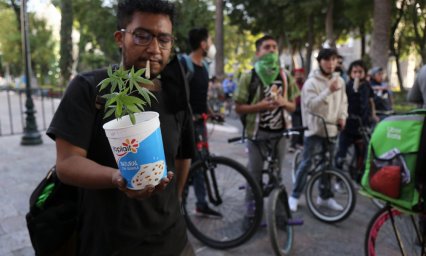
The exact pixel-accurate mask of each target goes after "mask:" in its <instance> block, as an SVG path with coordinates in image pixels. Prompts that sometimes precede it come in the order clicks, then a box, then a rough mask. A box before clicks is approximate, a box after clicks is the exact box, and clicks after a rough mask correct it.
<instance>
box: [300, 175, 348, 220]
mask: <svg viewBox="0 0 426 256" xmlns="http://www.w3.org/2000/svg"><path fill="white" fill-rule="evenodd" d="M323 172H324V173H323ZM305 193H306V201H307V204H308V208H309V210H310V211H311V212H312V214H313V215H314V216H315V217H316V218H318V219H319V220H321V221H324V222H327V223H334V222H339V221H342V220H344V219H346V218H347V217H348V216H349V215H350V214H351V213H352V211H353V209H354V207H355V203H356V195H355V190H354V187H353V185H352V183H351V181H350V180H349V178H348V177H347V176H346V175H344V174H343V173H342V172H341V171H339V170H337V169H326V170H324V171H319V172H316V173H315V174H314V175H313V176H312V177H311V178H310V179H309V181H308V185H307V187H306V191H305ZM320 195H321V197H320ZM327 198H328V199H327ZM324 199H326V200H324ZM337 205H340V209H338V207H337Z"/></svg>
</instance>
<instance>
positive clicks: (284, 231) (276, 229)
mask: <svg viewBox="0 0 426 256" xmlns="http://www.w3.org/2000/svg"><path fill="white" fill-rule="evenodd" d="M301 130H306V127H300V128H292V129H288V130H286V131H285V132H283V133H282V134H279V135H275V136H269V137H256V138H248V137H237V138H232V139H229V140H228V142H230V143H233V142H238V143H244V142H245V140H250V141H252V142H254V145H256V146H257V147H258V149H259V151H260V153H261V156H262V159H263V162H267V163H268V167H267V168H266V169H264V170H262V181H261V184H262V188H261V190H262V195H263V197H267V198H268V208H267V212H266V213H267V215H266V227H267V230H268V234H269V237H270V241H271V244H272V248H273V250H274V252H275V254H276V255H278V256H286V255H290V253H291V250H292V246H293V226H295V225H302V224H303V221H302V220H293V219H292V216H291V212H290V208H289V206H288V196H287V192H286V189H285V187H284V185H283V183H282V178H281V172H280V167H279V166H278V158H277V145H278V144H279V141H280V140H281V139H282V138H283V137H284V136H288V135H291V134H298V131H301ZM260 142H265V143H266V147H267V151H266V154H265V153H264V152H262V150H261V148H260V145H259V143H260ZM263 174H266V175H268V182H267V183H266V182H264V181H263Z"/></svg>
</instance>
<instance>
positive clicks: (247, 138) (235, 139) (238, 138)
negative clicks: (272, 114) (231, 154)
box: [228, 126, 308, 143]
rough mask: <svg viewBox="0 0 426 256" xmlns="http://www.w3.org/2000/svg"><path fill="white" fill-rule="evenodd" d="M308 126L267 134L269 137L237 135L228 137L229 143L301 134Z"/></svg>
mask: <svg viewBox="0 0 426 256" xmlns="http://www.w3.org/2000/svg"><path fill="white" fill-rule="evenodd" d="M307 129H308V127H306V126H303V127H294V128H289V129H287V130H285V131H284V132H283V133H281V134H279V135H274V136H267V137H257V138H254V139H253V138H249V137H235V138H231V139H228V143H233V142H238V141H239V142H241V143H244V141H245V140H251V141H265V140H272V139H278V138H281V137H283V136H287V135H292V134H299V132H301V131H304V130H307Z"/></svg>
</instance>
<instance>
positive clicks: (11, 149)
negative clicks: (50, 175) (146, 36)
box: [0, 118, 377, 256]
mask: <svg viewBox="0 0 426 256" xmlns="http://www.w3.org/2000/svg"><path fill="white" fill-rule="evenodd" d="M228 121H229V123H230V124H231V125H233V126H235V127H237V128H239V129H241V125H240V123H239V121H238V120H237V119H234V118H229V120H228ZM228 132H229V131H228ZM41 133H42V134H43V136H42V138H43V144H42V145H38V146H21V145H20V140H21V136H20V135H15V136H6V137H0V145H1V146H0V256H33V255H34V250H33V249H32V247H31V242H30V238H29V236H28V231H27V228H26V222H25V215H26V213H27V212H28V210H29V196H30V195H31V192H32V191H33V190H34V188H35V187H36V186H37V185H38V183H39V182H40V181H41V179H42V178H43V177H45V175H46V174H47V172H48V170H49V168H51V167H52V166H53V165H54V164H55V159H56V149H55V143H54V142H53V141H52V140H51V139H50V138H48V137H47V136H46V135H44V132H41ZM238 135H239V134H238V133H225V132H223V131H222V132H220V131H218V130H215V131H214V132H213V133H212V134H211V137H210V139H209V144H210V149H211V152H212V153H213V154H216V155H224V156H227V157H230V158H233V159H235V160H236V161H239V162H240V163H242V164H243V165H245V164H246V163H247V155H246V153H245V146H244V145H232V144H228V143H227V139H228V138H230V137H234V136H238ZM291 160H292V154H286V158H285V164H284V170H283V182H284V185H285V186H286V188H287V191H290V190H291V185H292V183H291V175H290V167H291ZM265 201H267V200H265ZM300 204H301V205H300V206H299V211H298V212H297V213H295V214H294V215H293V217H294V218H295V219H303V220H304V225H303V226H299V227H295V228H294V234H295V239H294V247H293V248H294V249H293V255H300V256H308V255H309V256H310V255H318V256H326V255H345V256H352V255H353V256H359V255H363V248H364V235H365V230H366V228H367V224H368V222H369V220H370V219H371V217H372V216H373V215H374V214H375V213H376V212H377V208H375V206H374V205H373V204H372V203H371V202H370V200H368V199H367V198H364V197H362V196H360V195H358V196H357V205H356V207H355V210H354V212H353V213H352V215H351V216H350V217H349V218H348V219H347V220H345V221H343V222H341V223H336V224H333V225H330V224H325V223H323V222H320V221H318V220H316V219H315V218H314V217H313V215H312V214H311V213H310V212H309V210H308V208H307V206H306V203H305V201H304V197H302V199H301V202H300ZM188 234H189V233H188ZM189 238H190V241H191V242H192V244H193V246H194V248H195V250H196V254H197V255H200V256H222V255H256V256H260V255H273V251H272V248H271V245H270V241H269V237H268V235H267V231H266V228H260V229H259V231H258V232H257V233H256V235H255V236H254V237H253V238H252V239H251V240H250V241H248V242H247V243H245V244H243V245H241V246H240V247H237V248H233V249H229V250H224V251H220V250H215V249H212V248H208V247H206V246H205V245H203V244H202V243H200V242H199V241H198V240H196V239H195V238H194V237H193V236H192V235H191V234H189Z"/></svg>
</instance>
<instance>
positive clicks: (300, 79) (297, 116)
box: [288, 68, 306, 153]
mask: <svg viewBox="0 0 426 256" xmlns="http://www.w3.org/2000/svg"><path fill="white" fill-rule="evenodd" d="M305 73H306V71H305V70H304V69H303V68H297V69H295V70H294V79H295V80H296V85H297V87H299V90H300V91H302V87H303V84H304V83H305ZM294 101H295V103H296V110H295V111H294V112H293V113H291V123H292V125H293V127H300V126H302V110H301V108H300V96H299V97H297V98H296V99H295V100H294ZM303 134H304V132H303V131H301V132H300V134H297V135H296V134H295V135H292V136H291V140H290V147H289V148H288V152H290V153H293V152H294V151H295V150H296V146H297V145H299V146H302V147H303Z"/></svg>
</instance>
